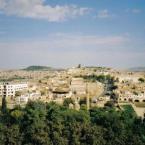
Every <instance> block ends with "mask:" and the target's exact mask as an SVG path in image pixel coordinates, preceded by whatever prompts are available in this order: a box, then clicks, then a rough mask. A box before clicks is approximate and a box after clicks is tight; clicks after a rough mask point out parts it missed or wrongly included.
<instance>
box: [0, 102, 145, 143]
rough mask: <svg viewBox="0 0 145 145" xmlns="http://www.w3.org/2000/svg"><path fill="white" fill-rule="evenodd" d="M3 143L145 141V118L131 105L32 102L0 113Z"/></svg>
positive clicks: (0, 133)
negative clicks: (85, 106)
mask: <svg viewBox="0 0 145 145" xmlns="http://www.w3.org/2000/svg"><path fill="white" fill-rule="evenodd" d="M0 145H145V120H142V119H140V118H137V117H136V115H135V114H134V113H132V111H131V110H129V109H128V108H126V109H125V110H124V111H116V110H115V109H114V108H113V107H108V106H107V107H105V108H92V109H90V110H89V111H87V110H84V109H83V110H80V111H76V110H73V109H68V107H66V106H60V105H56V104H55V103H49V104H44V103H42V102H29V103H28V104H27V105H26V107H25V108H21V107H15V108H14V109H11V110H8V111H7V112H5V113H3V112H1V113H0Z"/></svg>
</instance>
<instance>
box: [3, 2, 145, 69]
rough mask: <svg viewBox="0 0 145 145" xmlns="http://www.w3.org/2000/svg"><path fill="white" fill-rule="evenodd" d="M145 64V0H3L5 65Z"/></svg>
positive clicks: (12, 66) (118, 65) (128, 65)
mask: <svg viewBox="0 0 145 145" xmlns="http://www.w3.org/2000/svg"><path fill="white" fill-rule="evenodd" d="M79 63H81V64H82V65H96V66H112V67H118V68H119V67H121V68H126V67H133V66H145V0H0V68H18V67H21V68H22V67H25V66H28V65H47V66H54V67H69V66H74V65H77V64H79Z"/></svg>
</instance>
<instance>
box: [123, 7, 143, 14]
mask: <svg viewBox="0 0 145 145" xmlns="http://www.w3.org/2000/svg"><path fill="white" fill-rule="evenodd" d="M125 12H127V13H133V14H139V13H141V12H142V10H141V9H137V8H134V9H126V10H125Z"/></svg>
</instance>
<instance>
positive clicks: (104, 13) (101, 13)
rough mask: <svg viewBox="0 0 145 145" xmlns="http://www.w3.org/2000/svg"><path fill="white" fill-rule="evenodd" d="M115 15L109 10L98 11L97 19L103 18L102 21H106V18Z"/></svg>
mask: <svg viewBox="0 0 145 145" xmlns="http://www.w3.org/2000/svg"><path fill="white" fill-rule="evenodd" d="M112 16H113V15H112V14H110V12H109V11H108V10H107V9H104V10H100V11H98V13H97V16H96V17H97V18H102V19H104V18H111V17H112Z"/></svg>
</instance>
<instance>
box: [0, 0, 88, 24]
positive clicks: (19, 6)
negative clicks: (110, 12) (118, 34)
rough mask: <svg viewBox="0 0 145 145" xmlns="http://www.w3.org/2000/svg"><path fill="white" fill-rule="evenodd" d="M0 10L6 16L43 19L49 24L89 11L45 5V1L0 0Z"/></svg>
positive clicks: (83, 8)
mask: <svg viewBox="0 0 145 145" xmlns="http://www.w3.org/2000/svg"><path fill="white" fill-rule="evenodd" d="M0 10H1V11H2V12H3V13H5V14H7V15H15V16H18V17H27V18H34V19H44V20H48V21H50V22H59V21H65V20H67V19H69V18H74V17H77V16H83V15H84V14H86V13H88V12H89V11H90V9H89V8H86V7H78V6H76V5H64V6H60V5H56V6H54V7H52V6H51V5H46V4H45V0H0Z"/></svg>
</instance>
